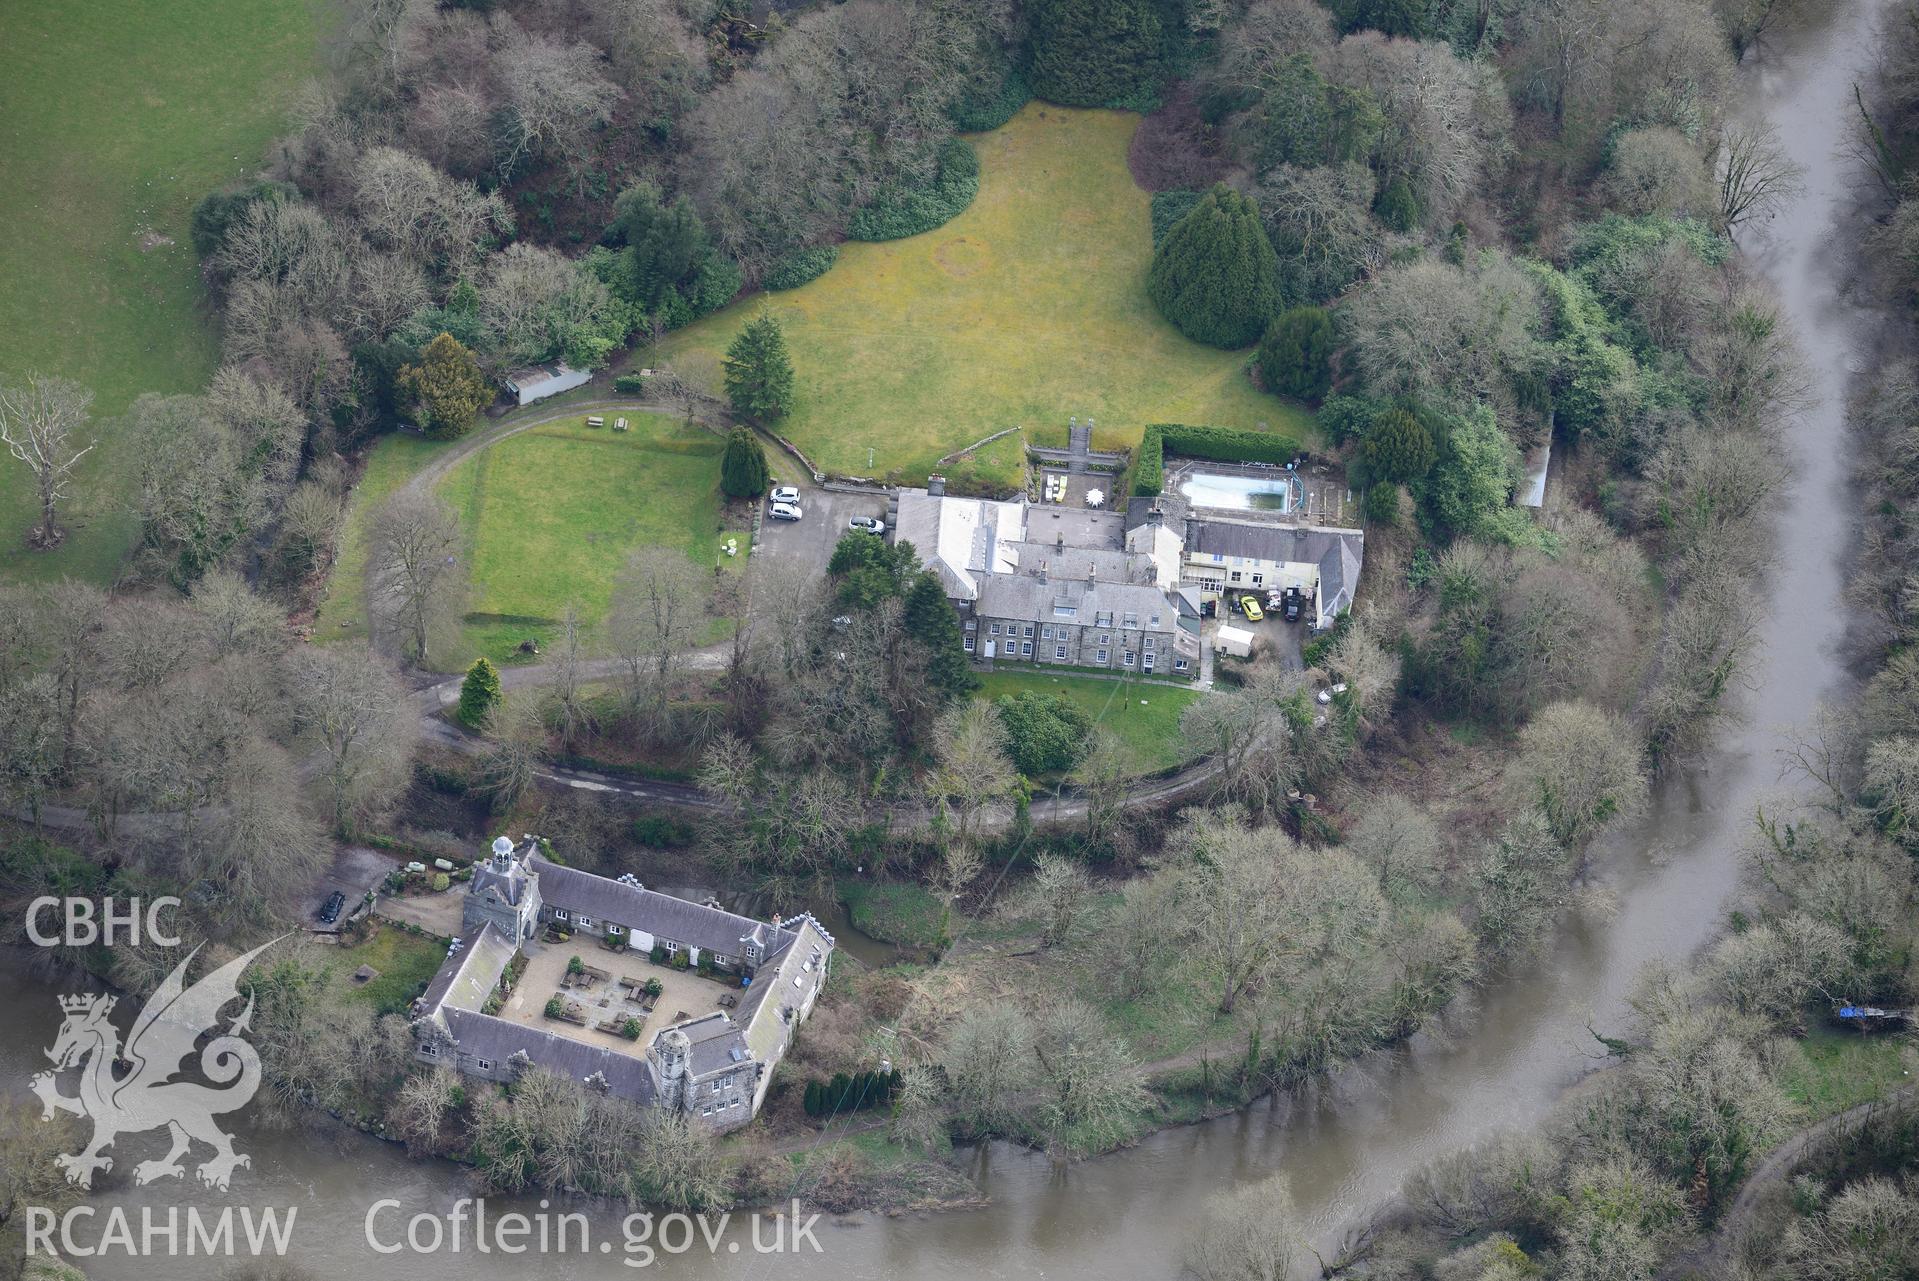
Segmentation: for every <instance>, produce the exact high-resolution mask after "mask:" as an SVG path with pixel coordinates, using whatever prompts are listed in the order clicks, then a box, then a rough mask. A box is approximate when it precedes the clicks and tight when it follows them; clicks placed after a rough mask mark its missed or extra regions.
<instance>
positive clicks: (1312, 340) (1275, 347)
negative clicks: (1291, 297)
mask: <svg viewBox="0 0 1919 1281" xmlns="http://www.w3.org/2000/svg"><path fill="white" fill-rule="evenodd" d="M1332 354H1333V318H1332V317H1331V316H1329V315H1328V314H1327V313H1326V309H1325V308H1324V307H1295V308H1293V309H1292V310H1291V311H1286V312H1281V313H1280V315H1279V318H1278V319H1277V320H1275V321H1273V323H1272V324H1271V325H1269V326H1268V327H1267V329H1266V336H1265V337H1264V338H1262V339H1260V343H1259V373H1260V377H1262V378H1264V379H1265V380H1266V390H1268V391H1270V392H1272V393H1274V394H1275V395H1279V396H1292V397H1294V398H1296V399H1299V400H1318V399H1319V398H1320V397H1322V396H1324V395H1325V394H1326V393H1327V392H1328V391H1330V390H1332V385H1333V370H1332V363H1331V361H1332Z"/></svg>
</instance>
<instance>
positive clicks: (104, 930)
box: [27, 894, 180, 947]
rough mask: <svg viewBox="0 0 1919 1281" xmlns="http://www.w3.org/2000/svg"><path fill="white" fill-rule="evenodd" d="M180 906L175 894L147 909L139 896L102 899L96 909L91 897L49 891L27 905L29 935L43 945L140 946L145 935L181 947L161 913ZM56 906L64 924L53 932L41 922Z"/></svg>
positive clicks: (164, 944)
mask: <svg viewBox="0 0 1919 1281" xmlns="http://www.w3.org/2000/svg"><path fill="white" fill-rule="evenodd" d="M179 906H180V900H179V899H177V898H171V897H168V898H156V899H154V900H153V901H152V902H150V903H148V904H147V905H146V907H145V908H144V910H143V909H142V908H141V905H140V900H139V899H137V898H135V899H127V900H126V901H125V903H124V904H122V903H121V902H120V901H119V900H116V899H111V898H108V899H102V900H101V901H100V903H99V905H98V907H97V909H96V907H95V904H94V901H93V900H92V899H90V898H58V897H56V896H54V895H52V894H46V895H42V896H41V897H39V898H37V899H35V900H33V902H31V903H29V904H27V937H28V938H29V939H31V940H33V942H34V943H35V945H37V946H39V947H60V946H62V945H64V946H66V947H93V946H94V945H95V944H98V945H100V946H102V947H113V946H115V945H116V944H125V945H127V946H129V947H138V946H140V942H141V939H142V938H144V939H145V940H146V941H147V942H149V943H155V944H158V945H159V946H161V947H178V946H180V939H179V936H177V935H173V934H168V933H167V932H166V931H165V929H164V927H163V926H162V925H161V922H160V913H161V911H162V910H169V909H173V908H177V907H179ZM53 909H58V910H59V912H60V914H61V917H62V922H63V923H62V926H61V927H60V928H59V930H58V932H56V933H51V934H50V933H48V932H47V931H46V930H44V929H42V928H41V925H42V923H43V922H44V921H45V919H46V917H47V916H48V915H49V913H50V911H51V910H53ZM143 927H144V933H143V932H142V929H143Z"/></svg>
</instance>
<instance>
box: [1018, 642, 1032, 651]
mask: <svg viewBox="0 0 1919 1281" xmlns="http://www.w3.org/2000/svg"><path fill="white" fill-rule="evenodd" d="M1019 652H1020V653H1022V654H1031V653H1032V652H1033V642H1032V641H1021V642H1020V644H1019Z"/></svg>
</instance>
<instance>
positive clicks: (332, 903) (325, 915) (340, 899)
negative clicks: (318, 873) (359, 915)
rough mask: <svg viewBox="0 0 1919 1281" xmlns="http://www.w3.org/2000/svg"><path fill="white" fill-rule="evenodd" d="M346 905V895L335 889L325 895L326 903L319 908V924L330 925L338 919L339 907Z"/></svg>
mask: <svg viewBox="0 0 1919 1281" xmlns="http://www.w3.org/2000/svg"><path fill="white" fill-rule="evenodd" d="M345 906H346V895H344V894H342V893H340V891H338V890H335V891H333V893H331V894H329V895H327V901H326V905H325V906H324V907H322V908H321V909H320V924H322V925H331V924H333V923H334V922H335V921H337V920H339V919H340V909H341V908H343V907H345Z"/></svg>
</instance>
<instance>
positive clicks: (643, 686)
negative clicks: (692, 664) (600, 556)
mask: <svg viewBox="0 0 1919 1281" xmlns="http://www.w3.org/2000/svg"><path fill="white" fill-rule="evenodd" d="M705 601H706V583H705V582H704V580H703V578H702V576H701V574H700V572H699V570H698V569H697V568H696V567H695V566H694V565H693V562H691V561H690V560H688V559H687V558H686V556H685V555H684V554H683V553H681V552H679V551H677V550H675V549H673V548H670V547H642V548H640V549H639V550H637V551H635V552H634V553H633V554H632V555H631V556H629V557H627V561H626V567H625V568H624V569H623V570H621V572H620V576H619V578H617V579H616V580H615V581H614V584H613V599H612V603H611V604H610V605H609V607H608V609H607V615H606V631H607V638H608V639H609V640H610V641H611V643H612V647H613V652H614V654H616V655H617V656H618V657H619V660H620V663H621V665H622V666H623V667H624V668H625V669H626V681H627V702H628V706H629V707H631V708H632V709H633V711H634V712H635V714H637V715H640V716H641V717H642V725H643V727H644V729H645V731H646V733H647V734H648V735H650V736H653V737H658V736H659V735H660V734H662V733H664V732H665V730H666V727H667V700H668V699H669V698H670V697H671V696H672V692H673V679H674V676H675V675H676V674H677V673H678V671H679V669H680V667H681V665H682V664H683V663H684V661H685V659H686V656H687V654H688V653H689V652H691V650H692V648H693V644H694V642H695V641H696V640H697V639H698V638H699V632H700V627H701V624H702V623H703V622H704V621H705V609H704V606H705Z"/></svg>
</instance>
